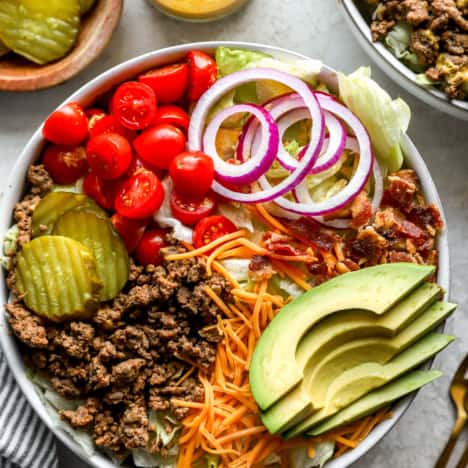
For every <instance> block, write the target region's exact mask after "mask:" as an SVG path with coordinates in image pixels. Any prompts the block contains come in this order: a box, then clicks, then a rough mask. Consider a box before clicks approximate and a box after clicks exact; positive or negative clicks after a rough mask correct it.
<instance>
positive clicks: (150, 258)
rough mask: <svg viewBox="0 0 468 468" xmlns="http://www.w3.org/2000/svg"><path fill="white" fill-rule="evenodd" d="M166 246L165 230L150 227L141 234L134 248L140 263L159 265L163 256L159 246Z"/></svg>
mask: <svg viewBox="0 0 468 468" xmlns="http://www.w3.org/2000/svg"><path fill="white" fill-rule="evenodd" d="M165 246H166V231H165V230H164V229H150V230H149V231H146V232H145V233H144V234H143V237H142V238H141V241H140V242H139V244H138V245H137V248H136V252H135V253H136V258H137V260H138V262H139V263H140V264H141V265H161V263H162V262H163V260H164V258H163V256H162V255H161V248H162V247H165Z"/></svg>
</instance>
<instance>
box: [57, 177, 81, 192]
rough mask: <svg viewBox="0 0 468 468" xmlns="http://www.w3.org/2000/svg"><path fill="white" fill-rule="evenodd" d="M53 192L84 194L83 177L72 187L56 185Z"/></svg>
mask: <svg viewBox="0 0 468 468" xmlns="http://www.w3.org/2000/svg"><path fill="white" fill-rule="evenodd" d="M52 192H71V193H83V177H82V178H81V179H78V180H77V181H76V182H75V183H74V184H71V185H54V186H53V188H52Z"/></svg>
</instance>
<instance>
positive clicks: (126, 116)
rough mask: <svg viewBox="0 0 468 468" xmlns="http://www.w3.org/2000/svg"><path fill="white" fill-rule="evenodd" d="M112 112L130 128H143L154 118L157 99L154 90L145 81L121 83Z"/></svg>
mask: <svg viewBox="0 0 468 468" xmlns="http://www.w3.org/2000/svg"><path fill="white" fill-rule="evenodd" d="M110 107H111V112H112V114H114V115H115V116H116V117H117V118H118V119H119V121H120V123H121V124H122V125H123V126H124V127H126V128H129V129H130V130H143V129H144V128H146V127H148V126H149V125H150V124H151V123H152V122H153V120H154V116H155V114H156V107H157V100H156V95H155V94H154V91H153V90H152V89H151V88H150V87H149V86H148V85H145V84H144V83H139V82H138V81H127V82H126V83H123V84H121V85H120V86H119V87H118V88H117V91H116V92H115V93H114V96H113V97H112V101H111V106H110Z"/></svg>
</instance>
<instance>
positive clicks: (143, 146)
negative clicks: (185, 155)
mask: <svg viewBox="0 0 468 468" xmlns="http://www.w3.org/2000/svg"><path fill="white" fill-rule="evenodd" d="M185 142H186V139H185V135H184V134H183V132H182V131H181V130H179V129H178V128H177V127H174V125H169V124H161V125H156V126H155V127H151V128H149V129H148V130H145V131H144V132H143V133H142V134H141V135H139V136H138V137H137V138H135V140H134V141H133V147H134V148H135V150H136V152H137V153H138V155H139V156H140V157H141V159H143V160H144V161H146V162H148V163H150V164H151V165H153V166H155V167H158V168H160V169H169V165H170V163H171V161H172V159H173V158H174V157H175V156H177V155H178V154H179V153H182V151H184V149H185Z"/></svg>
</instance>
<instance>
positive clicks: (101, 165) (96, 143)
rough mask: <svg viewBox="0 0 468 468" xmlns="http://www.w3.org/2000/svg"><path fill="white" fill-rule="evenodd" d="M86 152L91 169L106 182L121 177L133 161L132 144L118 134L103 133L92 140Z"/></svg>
mask: <svg viewBox="0 0 468 468" xmlns="http://www.w3.org/2000/svg"><path fill="white" fill-rule="evenodd" d="M86 152H87V155H88V163H89V165H90V167H91V169H92V170H93V171H94V172H95V174H96V175H97V176H98V177H101V178H102V179H104V180H110V179H117V178H118V177H120V176H121V175H122V174H123V173H124V172H125V171H126V170H127V169H128V166H129V165H130V162H131V160H132V147H131V146H130V143H129V142H128V141H127V140H126V139H125V138H124V137H123V136H122V135H119V134H118V133H103V134H101V135H98V136H97V137H94V138H91V140H89V142H88V145H87V146H86Z"/></svg>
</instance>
